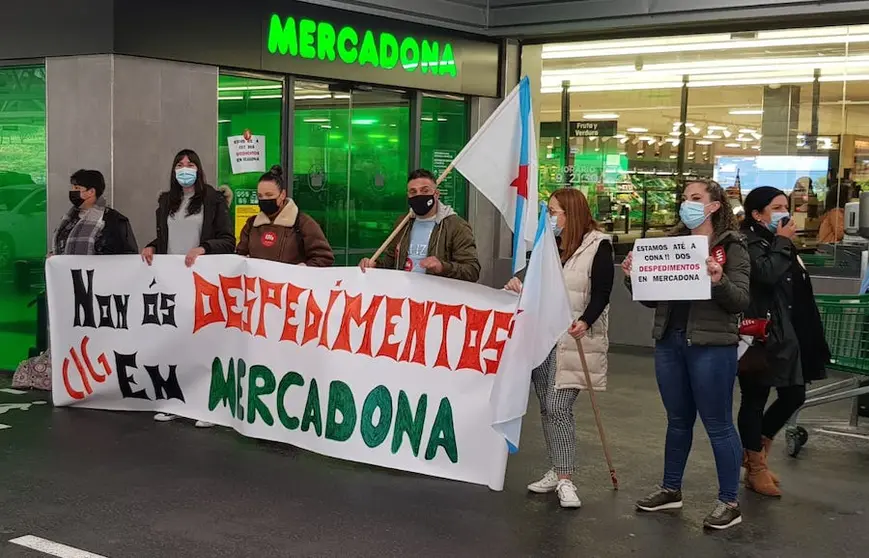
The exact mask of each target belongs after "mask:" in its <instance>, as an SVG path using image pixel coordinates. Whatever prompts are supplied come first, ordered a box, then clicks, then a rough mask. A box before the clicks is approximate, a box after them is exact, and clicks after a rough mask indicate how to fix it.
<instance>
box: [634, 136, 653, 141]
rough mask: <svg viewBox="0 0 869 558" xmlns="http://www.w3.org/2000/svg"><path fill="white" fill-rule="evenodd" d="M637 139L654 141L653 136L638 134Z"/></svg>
mask: <svg viewBox="0 0 869 558" xmlns="http://www.w3.org/2000/svg"><path fill="white" fill-rule="evenodd" d="M637 139H638V140H640V141H655V138H653V137H652V136H640V137H638V138H637Z"/></svg>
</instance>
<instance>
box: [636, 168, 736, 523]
mask: <svg viewBox="0 0 869 558" xmlns="http://www.w3.org/2000/svg"><path fill="white" fill-rule="evenodd" d="M679 217H680V218H681V222H680V224H679V226H678V228H677V229H676V231H675V232H674V235H676V236H687V235H691V238H692V239H695V240H700V239H703V240H707V239H708V240H707V241H708V242H709V253H710V254H712V256H710V257H709V258H708V259H707V260H706V270H705V271H706V272H707V273H708V274H709V278H710V280H711V283H712V292H711V298H710V299H709V300H697V301H669V302H657V303H644V304H645V305H646V306H651V307H654V308H655V326H654V331H653V333H652V335H653V337H654V338H655V375H656V376H657V380H658V389H659V391H660V393H661V400H662V401H663V403H664V408H665V409H666V410H667V437H666V441H665V445H664V479H663V482H662V483H661V488H660V489H658V490H656V491H654V492H652V493H651V494H650V495H649V496H647V497H646V498H643V499H642V500H640V501H639V502H637V509H639V510H640V511H644V512H657V511H663V510H672V509H678V508H681V507H682V476H683V474H684V472H685V465H686V464H687V462H688V454H689V453H690V451H691V444H692V441H693V437H694V423H695V422H696V420H697V415H698V414H699V415H700V419H701V420H702V421H703V426H704V427H705V428H706V433H707V435H708V436H709V441H710V442H711V443H712V452H713V453H714V455H715V467H716V469H717V470H718V502H717V503H716V505H715V507H714V509H713V510H712V513H710V514H709V515H708V516H707V517H706V519H705V520H704V521H703V525H704V527H706V528H709V529H727V528H728V527H732V526H734V525H737V524H739V523H741V522H742V513H741V512H740V509H739V503H738V501H737V491H738V489H739V472H740V466H741V463H742V443H741V441H740V439H739V434H737V432H736V427H735V426H734V424H733V387H734V384H735V383H736V369H737V345H738V344H739V317H740V314H742V312H744V311H745V310H746V309H747V308H748V305H749V277H750V275H751V260H750V259H749V255H748V249H747V246H746V242H745V238H744V237H743V236H742V235H741V234H740V233H739V231H738V230H737V226H736V219H735V217H734V215H733V211H732V210H731V209H730V205H729V204H728V203H727V198H726V196H725V194H724V190H723V189H722V188H721V186H720V185H718V183H717V182H714V181H712V180H691V181H689V182H688V183H687V184H686V186H685V192H684V194H683V201H682V206H681V208H680V209H679ZM632 265H633V258H632V257H631V254H628V257H627V258H626V259H625V262H624V263H623V264H622V270H623V271H624V273H625V275H626V282H627V285H628V288H630V286H631V285H630V276H631V270H632Z"/></svg>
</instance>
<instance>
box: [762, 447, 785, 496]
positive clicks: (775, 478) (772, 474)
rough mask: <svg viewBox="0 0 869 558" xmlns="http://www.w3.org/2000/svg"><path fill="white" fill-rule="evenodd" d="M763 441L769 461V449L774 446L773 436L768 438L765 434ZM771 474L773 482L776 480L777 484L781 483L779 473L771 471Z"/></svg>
mask: <svg viewBox="0 0 869 558" xmlns="http://www.w3.org/2000/svg"><path fill="white" fill-rule="evenodd" d="M761 441H762V442H763V453H764V456H765V457H766V459H767V461H769V450H770V449H771V448H772V438H767V437H766V436H764V437H763V438H761ZM769 476H771V477H772V482H774V483H775V484H776V486H778V485H779V484H780V482H779V479H778V475H776V474H775V473H773V472H772V471H770V472H769Z"/></svg>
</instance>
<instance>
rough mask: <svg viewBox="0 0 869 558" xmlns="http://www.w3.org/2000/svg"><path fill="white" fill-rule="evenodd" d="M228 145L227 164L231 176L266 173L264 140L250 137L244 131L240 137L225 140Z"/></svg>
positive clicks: (259, 137) (249, 134) (258, 137)
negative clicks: (229, 165) (230, 167)
mask: <svg viewBox="0 0 869 558" xmlns="http://www.w3.org/2000/svg"><path fill="white" fill-rule="evenodd" d="M226 141H227V143H228V144H229V162H230V164H231V165H232V174H243V173H246V172H260V173H262V172H266V138H265V136H254V135H251V133H250V131H249V130H245V132H244V135H242V136H230V137H228V138H226Z"/></svg>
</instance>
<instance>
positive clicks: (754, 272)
mask: <svg viewBox="0 0 869 558" xmlns="http://www.w3.org/2000/svg"><path fill="white" fill-rule="evenodd" d="M744 207H745V221H744V222H743V224H742V233H743V234H744V235H745V236H746V238H747V240H748V252H749V255H750V256H751V304H750V306H749V309H748V311H747V312H746V313H745V317H746V318H758V319H769V320H770V324H769V330H768V337H767V340H766V341H765V342H764V343H762V344H761V343H756V344H755V345H754V346H752V347H751V348H749V350H748V351H747V352H746V354H745V355H744V356H743V357H742V359H741V360H740V366H739V368H740V374H739V385H740V388H741V390H742V406H741V407H740V409H739V432H740V436H741V437H742V445H743V448H744V457H743V466H744V467H745V468H746V469H747V474H746V485H747V486H748V487H749V488H750V489H752V490H754V491H755V492H758V493H760V494H764V495H767V496H781V491H780V490H779V488H778V478H777V477H776V476H775V475H774V474H773V473H772V472H770V471H769V469H768V467H767V462H766V460H767V456H768V454H769V449H770V446H771V445H772V441H773V438H775V435H776V434H778V432H779V431H780V430H781V429H782V428H783V427H784V425H785V423H786V422H787V421H788V419H790V417H791V416H792V415H793V414H794V413H795V412H796V411H797V410H798V409H799V408H800V407H801V406H802V405H803V403H804V402H805V399H806V384H807V383H809V382H812V381H815V380H820V379H823V378H824V377H825V370H824V369H825V366H826V364H827V362H828V361H829V359H830V351H829V348H828V347H827V343H826V341H825V339H824V328H823V324H822V322H821V317H820V314H819V312H818V307H817V305H816V304H815V297H814V293H813V291H812V282H811V279H810V278H809V274H808V273H807V272H806V269H805V267H804V266H803V263H802V260H800V258H799V256H798V255H797V249H796V247H795V246H794V243H793V238H794V236H795V234H796V227H795V226H794V222H793V221H792V220H790V216H789V214H788V199H787V196H786V195H785V193H784V192H782V191H781V190H778V189H776V188H771V187H761V188H755V189H754V190H752V191H751V193H750V194H748V196H747V197H746V198H745V204H744ZM772 388H776V391H777V392H778V398H777V399H776V400H775V401H774V402H773V404H772V405H770V407H769V409H766V403H767V399H768V398H769V393H770V390H771V389H772Z"/></svg>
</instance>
